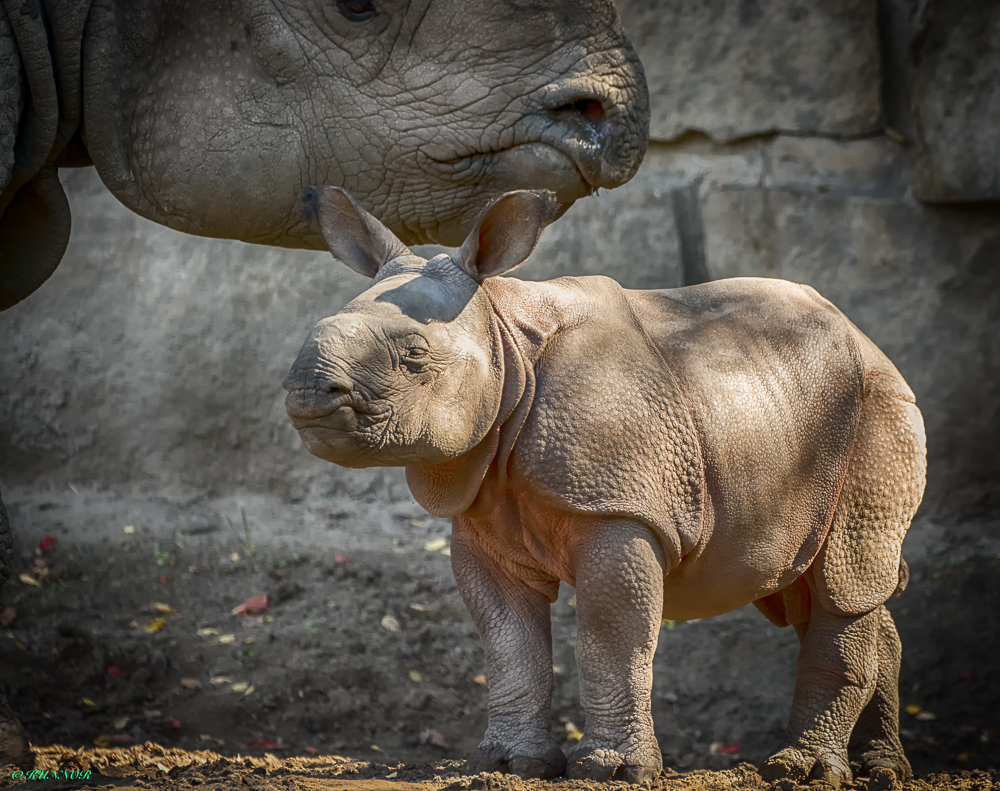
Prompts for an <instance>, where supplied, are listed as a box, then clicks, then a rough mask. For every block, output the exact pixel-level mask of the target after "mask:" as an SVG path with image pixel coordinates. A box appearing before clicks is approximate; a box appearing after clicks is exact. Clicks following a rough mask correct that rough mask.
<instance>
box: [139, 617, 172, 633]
mask: <svg viewBox="0 0 1000 791" xmlns="http://www.w3.org/2000/svg"><path fill="white" fill-rule="evenodd" d="M166 625H167V619H166V618H155V619H154V620H152V621H150V622H149V623H148V624H146V626H145V628H144V629H143V630H142V631H144V632H145V633H146V634H156V633H157V632H158V631H160V629H162V628H163V627H164V626H166Z"/></svg>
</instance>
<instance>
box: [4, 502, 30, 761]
mask: <svg viewBox="0 0 1000 791" xmlns="http://www.w3.org/2000/svg"><path fill="white" fill-rule="evenodd" d="M13 558H14V542H13V537H12V536H11V532H10V520H9V519H8V518H7V509H6V508H4V504H3V499H2V498H0V585H3V583H5V582H6V581H7V578H8V577H9V576H10V571H11V564H12V561H13ZM11 764H13V765H14V766H18V767H20V768H21V769H30V768H32V767H33V766H34V765H35V754H34V753H33V752H32V751H31V745H30V744H29V743H28V733H27V731H25V730H24V727H23V726H22V725H21V723H20V722H19V721H18V719H17V717H16V716H15V715H14V712H13V711H11V708H10V705H9V704H8V703H7V694H6V692H5V691H4V688H3V684H2V683H0V766H8V765H11Z"/></svg>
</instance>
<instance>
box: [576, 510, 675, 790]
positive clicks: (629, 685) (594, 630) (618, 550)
mask: <svg viewBox="0 0 1000 791" xmlns="http://www.w3.org/2000/svg"><path fill="white" fill-rule="evenodd" d="M573 564H574V572H575V574H576V591H577V594H576V598H577V609H576V624H577V644H576V658H577V664H578V666H579V670H580V702H581V704H582V706H583V709H584V711H585V712H586V715H587V720H586V726H585V727H584V734H585V735H584V737H583V739H581V740H580V743H579V744H578V745H577V746H576V747H575V748H574V749H573V750H572V752H571V753H570V755H569V767H568V770H567V775H568V776H569V777H571V778H587V779H592V780H598V781H603V780H609V779H612V778H615V779H623V780H626V781H628V782H630V783H637V784H638V783H645V782H648V781H652V780H653V779H655V778H656V776H657V775H658V774H659V773H660V769H661V768H662V766H663V759H662V757H661V755H660V748H659V746H658V745H657V743H656V737H655V736H654V734H653V717H652V713H651V711H650V696H651V694H652V689H653V654H654V652H655V651H656V640H657V636H658V635H659V630H660V622H661V619H662V616H663V553H662V550H661V549H660V546H659V544H658V543H657V541H656V540H655V538H654V537H653V534H652V533H651V532H650V530H649V528H647V527H646V526H645V525H643V524H641V523H638V522H633V521H630V520H601V521H598V520H593V521H591V520H588V521H587V523H586V526H585V527H584V528H583V529H582V530H581V531H580V532H579V533H578V540H577V542H576V544H575V546H574V551H573Z"/></svg>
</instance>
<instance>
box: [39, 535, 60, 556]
mask: <svg viewBox="0 0 1000 791" xmlns="http://www.w3.org/2000/svg"><path fill="white" fill-rule="evenodd" d="M55 545H56V540H55V538H53V537H52V536H45V538H43V539H42V540H41V541H39V542H38V551H39V552H47V551H48V550H50V549H52V547H54V546H55Z"/></svg>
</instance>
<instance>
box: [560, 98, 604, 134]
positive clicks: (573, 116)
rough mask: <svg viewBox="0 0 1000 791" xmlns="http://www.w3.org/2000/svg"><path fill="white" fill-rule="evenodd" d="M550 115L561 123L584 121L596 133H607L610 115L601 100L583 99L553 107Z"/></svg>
mask: <svg viewBox="0 0 1000 791" xmlns="http://www.w3.org/2000/svg"><path fill="white" fill-rule="evenodd" d="M549 113H550V114H551V115H552V116H554V117H555V118H556V119H557V120H561V121H575V120H577V119H583V121H585V122H586V123H587V125H588V126H590V127H592V128H593V129H595V130H596V131H598V132H601V133H604V132H606V127H607V117H608V114H607V111H606V110H605V109H604V103H603V102H601V101H600V100H599V99H594V98H590V97H581V98H578V99H574V100H572V101H569V102H564V103H563V104H560V105H559V106H558V107H553V108H551V109H550V110H549Z"/></svg>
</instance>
